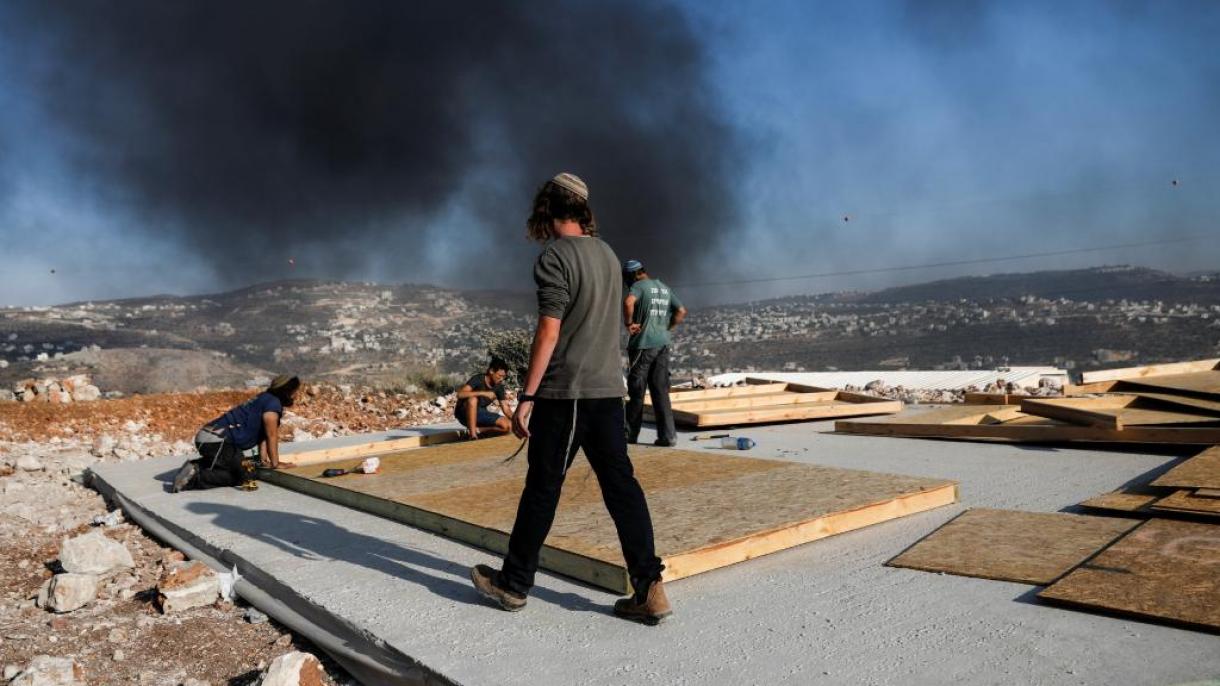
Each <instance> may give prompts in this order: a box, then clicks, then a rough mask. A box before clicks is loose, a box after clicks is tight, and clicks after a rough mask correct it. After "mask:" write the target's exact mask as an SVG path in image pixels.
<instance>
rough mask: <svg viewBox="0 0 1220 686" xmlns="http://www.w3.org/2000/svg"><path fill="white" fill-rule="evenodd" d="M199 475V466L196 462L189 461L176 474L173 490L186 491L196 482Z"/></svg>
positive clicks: (175, 491)
mask: <svg viewBox="0 0 1220 686" xmlns="http://www.w3.org/2000/svg"><path fill="white" fill-rule="evenodd" d="M197 476H199V467H197V466H195V463H194V462H190V461H187V463H186V464H184V465H182V468H181V469H179V470H178V473H177V474H175V475H174V486H173V489H171V490H172V492H174V493H178V492H180V491H184V490H186V489H187V488H189V487H190V486H191V484H193V483H194V482H195V477H197Z"/></svg>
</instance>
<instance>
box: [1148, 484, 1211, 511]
mask: <svg viewBox="0 0 1220 686" xmlns="http://www.w3.org/2000/svg"><path fill="white" fill-rule="evenodd" d="M1152 510H1153V511H1154V512H1172V513H1177V514H1191V515H1198V516H1200V517H1220V498H1207V497H1200V496H1197V495H1195V494H1194V492H1193V491H1190V490H1187V489H1182V490H1179V491H1174V492H1173V493H1172V494H1171V495H1167V496H1165V497H1164V498H1161V499H1160V500H1158V501H1156V503H1155V504H1153V505H1152Z"/></svg>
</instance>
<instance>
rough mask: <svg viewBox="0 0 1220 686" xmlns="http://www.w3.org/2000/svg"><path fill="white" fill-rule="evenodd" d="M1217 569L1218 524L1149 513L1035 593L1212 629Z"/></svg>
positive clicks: (1217, 604)
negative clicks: (1160, 517) (1158, 517)
mask: <svg viewBox="0 0 1220 686" xmlns="http://www.w3.org/2000/svg"><path fill="white" fill-rule="evenodd" d="M1218 569H1220V526H1217V525H1215V524H1201V523H1196V522H1183V521H1177V520H1168V519H1151V520H1149V521H1147V522H1145V523H1143V524H1141V525H1140V526H1139V528H1137V529H1135V530H1134V531H1132V532H1131V533H1129V534H1127V535H1126V536H1124V537H1123V538H1121V539H1120V540H1119V541H1118V542H1116V543H1115V544H1113V545H1111V546H1110V547H1109V548H1106V549H1105V550H1103V551H1102V552H1101V553H1100V554H1098V555H1097V556H1096V557H1094V558H1093V559H1091V560H1089V561H1088V562H1085V563H1084V564H1082V565H1081V566H1079V567H1077V568H1076V569H1075V570H1073V571H1072V572H1070V573H1068V574H1067V575H1066V576H1064V577H1063V578H1062V579H1060V580H1059V581H1057V582H1055V583H1054V584H1053V585H1051V586H1050V587H1048V588H1046V589H1043V590H1042V592H1041V593H1039V594H1038V597H1039V598H1043V599H1046V600H1050V601H1054V602H1059V603H1064V604H1067V605H1072V606H1076V607H1083V608H1088V609H1094V610H1100V611H1104V612H1112V613H1119V614H1126V615H1134V616H1137V617H1142V618H1149V619H1154V620H1159V621H1165V622H1171V623H1175V624H1184V625H1187V626H1190V627H1196V628H1204V629H1208V630H1212V631H1215V630H1217V629H1220V574H1217V573H1216V571H1217V570H1218Z"/></svg>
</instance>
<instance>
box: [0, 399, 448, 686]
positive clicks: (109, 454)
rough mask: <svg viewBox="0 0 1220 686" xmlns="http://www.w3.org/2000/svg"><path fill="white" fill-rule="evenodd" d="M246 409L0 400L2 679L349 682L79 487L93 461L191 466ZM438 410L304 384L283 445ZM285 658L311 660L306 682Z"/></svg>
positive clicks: (441, 404)
mask: <svg viewBox="0 0 1220 686" xmlns="http://www.w3.org/2000/svg"><path fill="white" fill-rule="evenodd" d="M248 395H249V393H248V392H239V391H218V392H204V393H179V394H164V395H147V396H134V397H129V398H122V399H114V400H98V401H94V402H89V403H72V404H67V405H58V404H52V403H17V402H0V589H4V590H0V667H2V668H3V669H4V679H5V681H8V682H9V683H11V684H16V685H18V686H21V685H26V686H29V685H31V684H73V683H79V684H97V685H100V684H158V685H160V684H167V685H171V686H177V685H179V684H191V685H192V686H198V685H199V684H212V685H213V686H217V685H219V684H230V685H239V684H254V683H262V684H265V685H267V686H271V685H272V684H295V683H303V684H304V683H316V684H343V683H348V682H349V681H350V678H349V677H348V676H347V675H346V674H345V673H344V672H343V671H342V670H341V669H340V668H339V667H338V666H336V665H334V664H333V663H330V662H329V661H327V660H326V659H325V658H324V656H323V655H322V654H321V653H319V652H318V651H316V650H314V649H313V647H312V646H310V645H309V644H308V642H306V641H305V640H303V639H301V638H300V637H297V636H295V635H293V634H292V633H291V632H289V631H288V630H287V629H285V628H284V627H281V626H278V625H277V624H276V623H275V622H273V621H269V620H268V619H267V618H266V617H265V616H263V615H262V614H261V613H259V612H258V611H257V610H254V609H253V608H247V607H244V606H242V605H241V602H240V600H236V601H235V602H230V601H227V600H224V599H223V598H222V597H221V595H220V592H219V588H220V586H219V581H218V580H217V579H216V578H215V576H214V575H212V574H211V573H210V572H208V573H206V574H203V575H202V576H201V575H199V574H196V573H195V572H197V571H200V570H194V569H188V568H186V567H184V563H183V561H182V556H181V554H180V553H178V552H177V551H174V550H170V549H168V548H166V547H164V546H162V545H161V544H160V543H158V542H157V541H155V540H153V539H151V538H149V537H147V536H145V535H144V533H143V532H142V531H141V530H140V529H139V528H138V527H136V526H134V525H132V524H129V523H127V522H125V521H124V520H123V518H122V515H121V513H118V512H112V511H109V510H108V508H107V505H106V503H105V502H104V501H103V499H102V498H101V496H100V495H98V494H97V493H96V492H95V491H93V490H91V489H90V488H88V487H87V486H86V485H85V482H86V481H87V470H88V469H89V467H90V466H92V465H94V464H97V463H99V462H115V461H130V460H140V459H145V458H147V457H152V456H162V455H166V454H183V455H187V454H190V453H191V452H192V451H193V447H192V445H191V444H190V443H189V440H190V439H191V437H192V436H193V435H194V433H195V431H196V430H197V429H198V427H199V426H201V425H202V424H203V423H204V422H206V421H207V420H209V419H212V418H213V417H215V416H217V415H219V414H220V413H221V412H222V411H224V410H225V409H227V408H228V407H230V406H231V405H233V404H235V403H236V402H239V401H240V400H242V399H243V398H245V397H247V396H248ZM452 402H453V400H452V398H451V397H439V398H434V397H418V396H407V395H401V394H392V393H388V392H384V391H362V390H360V389H353V388H350V387H336V386H308V387H306V388H305V389H304V392H303V393H301V394H300V398H299V402H298V403H297V404H296V405H295V406H294V407H293V408H292V409H291V410H289V411H287V412H286V414H285V417H284V429H285V434H286V435H287V438H288V440H298V441H299V440H309V439H311V438H320V437H326V436H336V435H344V434H349V433H357V432H367V431H377V430H383V429H387V428H394V427H402V426H410V425H418V424H425V423H430V422H435V421H447V420H448V419H449V417H450V416H451V415H450V413H449V410H450V408H451V407H452ZM97 536H102V537H104V538H105V539H106V540H99V539H98V538H97ZM110 542H113V545H112V544H111V543H110ZM115 546H118V547H115ZM82 551H84V552H82ZM107 556H110V557H107ZM111 558H113V559H111ZM99 559H100V560H101V562H100V563H99ZM91 565H93V566H92V567H91ZM203 571H206V570H203ZM196 577H199V578H196ZM40 595H41V596H42V597H41V598H40ZM235 603H236V604H235ZM298 651H303V652H304V653H313V654H315V655H318V656H319V657H322V658H323V660H322V662H321V664H320V668H319V664H318V663H317V661H316V660H313V658H310V657H308V655H302V654H301V653H300V652H298ZM60 658H63V659H61V660H58V661H57V659H60ZM10 679H11V681H9V680H10Z"/></svg>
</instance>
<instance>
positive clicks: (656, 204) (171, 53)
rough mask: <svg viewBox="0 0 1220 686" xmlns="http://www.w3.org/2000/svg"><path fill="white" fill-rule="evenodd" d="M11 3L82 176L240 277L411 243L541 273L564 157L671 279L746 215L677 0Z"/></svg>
mask: <svg viewBox="0 0 1220 686" xmlns="http://www.w3.org/2000/svg"><path fill="white" fill-rule="evenodd" d="M8 13H9V19H10V20H14V19H15V20H16V21H15V22H10V27H9V30H7V31H5V30H0V34H3V33H8V34H9V39H14V38H19V40H20V43H21V45H22V46H23V48H22V49H23V53H22V55H21V56H22V58H23V59H22V61H23V63H25V64H26V65H28V68H29V75H33V76H32V78H34V79H35V80H36V82H37V86H36V87H37V92H38V93H39V95H38V98H39V104H40V106H41V107H42V108H43V110H44V111H45V112H46V114H47V116H48V117H49V118H50V120H51V121H52V122H53V123H54V125H55V126H56V128H57V130H59V131H61V132H62V136H63V137H64V141H65V143H64V144H63V147H64V149H65V150H66V151H67V154H68V155H69V160H70V165H69V169H70V170H72V173H73V174H74V175H77V176H78V177H79V181H80V184H81V187H83V188H89V189H91V192H93V193H96V194H97V195H99V196H100V197H102V198H103V199H105V200H106V201H107V203H108V204H107V206H110V207H121V208H123V210H124V211H125V212H128V213H130V216H131V217H132V218H133V220H134V221H135V222H136V223H137V224H138V228H140V229H143V230H147V231H150V232H154V233H157V234H160V235H168V236H169V237H172V238H176V239H178V240H180V241H181V243H182V246H183V247H184V248H187V249H188V254H191V255H193V256H195V257H197V258H198V259H201V260H207V261H208V262H210V263H211V264H212V265H213V266H214V267H215V269H216V271H217V273H218V274H219V275H220V276H221V277H222V282H223V283H225V284H231V283H240V282H246V281H251V280H257V279H258V278H259V275H262V276H285V275H289V274H291V273H292V271H291V270H292V267H291V266H290V265H288V264H287V258H288V257H295V261H296V263H297V264H298V265H299V264H301V263H302V261H303V260H312V264H313V266H314V268H315V270H316V271H317V272H318V273H319V274H323V273H324V274H325V275H328V276H354V275H359V274H368V273H370V272H369V264H371V263H377V264H381V265H385V264H386V263H387V262H388V263H391V264H399V265H401V266H402V267H403V269H404V273H401V274H400V275H399V276H400V277H401V280H411V278H412V276H413V275H412V273H409V272H406V270H408V269H423V268H426V267H427V265H428V264H429V263H428V262H427V260H425V259H424V258H423V257H422V256H423V255H426V254H435V253H434V252H433V253H429V250H430V248H429V246H428V245H426V242H430V241H450V242H452V246H450V247H448V248H446V250H445V251H444V252H445V254H447V255H448V256H449V259H451V260H455V261H456V262H458V263H462V262H464V261H465V260H466V259H467V254H466V253H467V252H468V253H469V255H468V257H469V260H470V263H469V264H467V268H466V269H465V270H464V271H465V272H467V273H470V274H471V276H470V277H469V279H463V281H464V282H465V283H467V284H468V285H470V286H486V285H494V284H488V283H487V280H488V279H492V280H493V281H494V280H495V279H496V278H498V277H503V276H504V275H507V274H518V273H521V272H522V271H523V270H524V274H523V275H528V255H529V254H530V250H531V249H530V248H529V246H528V244H526V243H525V241H524V238H523V235H524V219H525V216H526V214H527V211H528V209H529V207H528V206H529V201H530V197H531V195H532V193H533V192H534V190H535V189H536V188H537V186H538V185H539V183H540V182H542V181H543V180H545V179H546V178H548V177H549V176H550V175H551V174H553V173H555V172H557V171H560V170H570V171H574V172H576V173H577V174H580V175H582V176H583V177H584V178H585V180H586V181H588V183H589V185H590V186H591V188H592V198H591V201H592V203H593V206H594V208H595V210H596V212H597V213H598V218H599V223H600V224H601V225H602V227H603V232H604V235H605V237H606V238H607V240H609V241H610V242H611V243H612V244H613V245H614V246H615V247H616V249H617V250H618V251H619V252H620V253H622V257H624V258H626V257H627V253H630V255H631V256H634V257H638V258H640V259H643V260H645V261H646V262H647V263H650V264H651V265H656V271H661V272H664V273H667V275H670V276H675V277H676V276H679V272H680V271H681V270H683V269H686V268H688V267H690V266H692V265H694V264H696V262H697V258H698V256H699V254H700V251H701V250H703V249H704V248H706V247H711V246H712V244H713V243H714V241H715V238H716V236H718V235H720V234H721V232H723V231H725V230H726V229H729V228H731V227H732V226H733V224H734V221H735V217H736V209H735V204H734V201H733V188H732V186H733V184H732V180H733V175H734V174H735V173H736V172H737V171H738V170H737V165H738V161H739V155H738V144H737V135H736V134H735V132H734V130H733V127H732V126H731V125H730V124H729V123H728V122H727V121H726V118H725V115H724V114H723V111H722V109H721V108H720V107H719V105H718V103H717V96H716V93H715V89H714V84H712V83H710V79H709V67H708V57H707V50H706V45H705V42H704V40H703V39H701V37H700V36H699V35H698V34H697V31H696V30H695V29H694V28H693V27H692V25H691V24H690V22H689V21H688V19H687V18H686V17H685V16H684V15H683V14H682V12H681V11H680V10H679V9H677V8H675V7H672V6H668V5H665V4H659V3H653V2H644V1H643V0H640V1H634V0H627V1H625V2H613V3H596V2H580V1H575V2H559V3H527V2H496V1H491V0H483V1H479V0H475V1H472V2H460V3H459V2H428V1H412V2H406V1H401V0H394V1H391V0H386V1H382V2H373V1H360V2H344V1H340V0H335V1H331V2H320V1H309V0H292V1H283V0H268V1H258V2H228V1H204V0H197V1H182V2H177V1H174V2H166V1H165V0H123V1H122V2H109V1H102V0H78V1H74V2H45V1H43V0H30V1H28V2H27V1H25V0H18V1H17V3H16V4H14V5H10V6H9V10H8ZM17 33H20V36H19V37H18V36H17V35H16V34H17ZM0 37H3V35H0ZM455 218H456V219H455ZM446 222H448V223H446ZM439 226H448V227H453V228H451V229H450V230H448V231H438V230H437V227H439ZM302 256H305V257H302ZM433 266H434V267H435V263H433Z"/></svg>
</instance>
